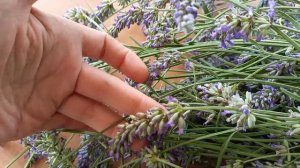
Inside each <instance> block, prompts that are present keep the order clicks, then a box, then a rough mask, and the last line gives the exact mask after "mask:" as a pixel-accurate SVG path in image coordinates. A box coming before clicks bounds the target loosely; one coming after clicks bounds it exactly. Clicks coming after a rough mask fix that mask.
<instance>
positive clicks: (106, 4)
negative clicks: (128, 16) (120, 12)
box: [93, 0, 116, 22]
mask: <svg viewBox="0 0 300 168" xmlns="http://www.w3.org/2000/svg"><path fill="white" fill-rule="evenodd" d="M115 11H116V10H115V8H114V5H113V3H112V2H111V1H110V0H106V1H103V2H101V3H100V4H99V5H97V7H96V10H95V12H94V13H93V15H94V16H96V18H97V20H98V21H100V22H103V21H104V20H106V19H107V18H108V17H109V16H111V15H112V14H114V12H115Z"/></svg>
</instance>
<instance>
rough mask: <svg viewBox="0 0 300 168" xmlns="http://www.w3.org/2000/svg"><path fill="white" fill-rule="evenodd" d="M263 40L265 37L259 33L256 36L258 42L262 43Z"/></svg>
mask: <svg viewBox="0 0 300 168" xmlns="http://www.w3.org/2000/svg"><path fill="white" fill-rule="evenodd" d="M262 38H263V36H262V34H261V33H258V34H257V35H256V41H257V42H260V41H261V40H262Z"/></svg>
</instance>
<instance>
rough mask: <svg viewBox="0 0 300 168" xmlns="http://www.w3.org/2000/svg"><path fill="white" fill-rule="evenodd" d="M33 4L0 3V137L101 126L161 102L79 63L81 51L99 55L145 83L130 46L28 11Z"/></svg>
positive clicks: (2, 139) (29, 0)
mask: <svg viewBox="0 0 300 168" xmlns="http://www.w3.org/2000/svg"><path fill="white" fill-rule="evenodd" d="M33 2H34V0H24V1H23V0H22V1H19V0H11V1H1V2H0V16H1V17H0V23H1V29H0V37H1V38H0V51H1V55H0V58H1V61H0V79H1V80H0V115H1V118H0V142H6V141H9V140H14V139H17V138H21V137H24V136H26V135H29V134H32V133H34V132H36V131H41V130H50V129H56V128H67V129H94V130H96V131H101V130H103V129H104V128H106V127H108V126H109V125H111V124H112V123H114V122H116V121H118V120H120V119H121V118H122V117H121V115H120V114H123V113H126V114H131V113H135V112H138V111H145V110H147V109H148V108H151V107H155V106H156V107H157V106H160V105H159V104H158V103H157V102H156V101H154V100H153V99H151V98H149V97H147V96H145V95H143V94H142V93H141V92H139V91H137V90H135V89H133V88H131V87H130V86H128V85H127V84H125V83H124V82H122V81H121V80H119V79H118V78H116V77H114V76H112V75H109V74H107V73H105V72H103V71H101V70H98V69H96V68H93V67H90V66H88V65H86V64H84V63H83V62H82V56H83V55H84V56H90V57H91V58H93V59H101V60H103V61H105V62H107V63H108V64H110V65H112V66H113V67H115V68H117V69H119V70H120V71H121V72H122V73H124V74H125V75H127V76H128V77H129V78H131V79H133V80H135V81H137V82H144V81H145V80H147V78H148V71H147V68H146V66H145V65H144V63H143V62H142V61H141V60H140V59H139V58H138V57H137V56H136V55H135V54H134V53H133V52H132V51H130V50H129V49H127V48H125V47H124V46H122V45H121V44H120V43H118V42H117V41H116V40H114V39H113V38H111V37H110V36H108V35H106V34H104V33H100V32H98V31H96V30H93V29H90V28H87V27H84V26H81V25H79V24H76V23H73V22H71V21H68V20H66V19H64V18H60V17H55V16H52V15H49V14H46V13H44V12H42V11H39V10H38V9H35V8H32V6H31V5H32V3H33ZM105 134H106V135H108V136H112V135H113V134H114V130H113V129H111V130H109V131H107V132H105Z"/></svg>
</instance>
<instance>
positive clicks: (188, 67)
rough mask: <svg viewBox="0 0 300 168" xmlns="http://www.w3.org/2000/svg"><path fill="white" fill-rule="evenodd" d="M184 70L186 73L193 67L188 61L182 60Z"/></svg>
mask: <svg viewBox="0 0 300 168" xmlns="http://www.w3.org/2000/svg"><path fill="white" fill-rule="evenodd" d="M184 69H185V70H186V71H191V70H192V69H193V65H192V63H191V62H190V61H189V60H188V59H186V60H184Z"/></svg>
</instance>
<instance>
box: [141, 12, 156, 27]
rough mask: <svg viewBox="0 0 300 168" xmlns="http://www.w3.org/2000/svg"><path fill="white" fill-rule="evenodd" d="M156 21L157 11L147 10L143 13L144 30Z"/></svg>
mask: <svg viewBox="0 0 300 168" xmlns="http://www.w3.org/2000/svg"><path fill="white" fill-rule="evenodd" d="M157 20H158V10H147V11H145V12H144V16H143V24H144V26H145V29H147V28H149V27H150V26H151V24H154V22H157Z"/></svg>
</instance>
